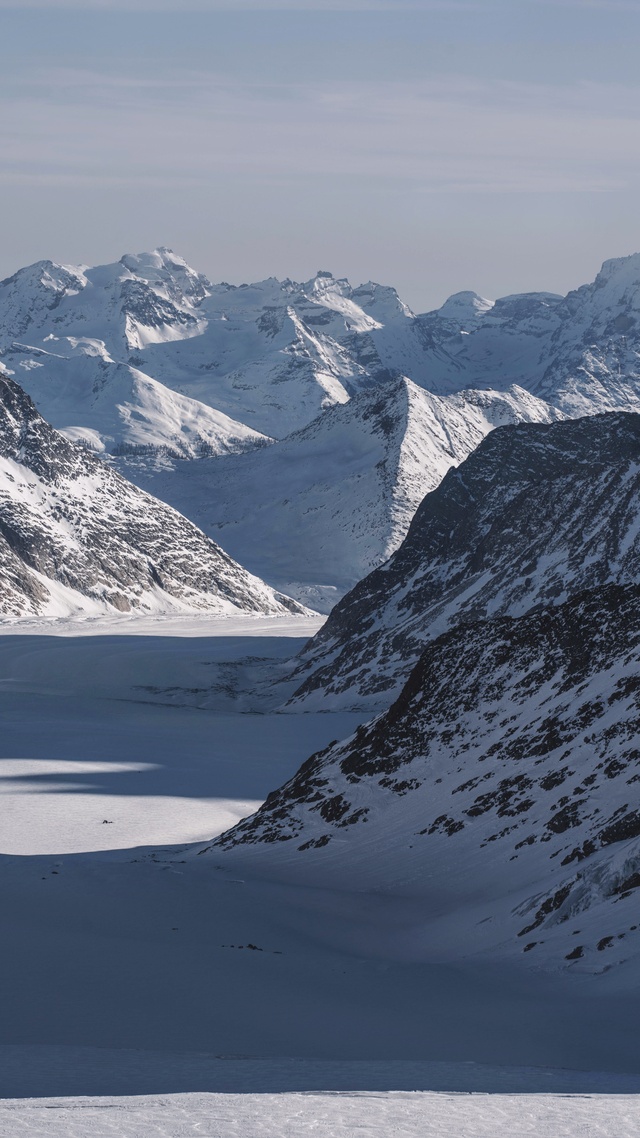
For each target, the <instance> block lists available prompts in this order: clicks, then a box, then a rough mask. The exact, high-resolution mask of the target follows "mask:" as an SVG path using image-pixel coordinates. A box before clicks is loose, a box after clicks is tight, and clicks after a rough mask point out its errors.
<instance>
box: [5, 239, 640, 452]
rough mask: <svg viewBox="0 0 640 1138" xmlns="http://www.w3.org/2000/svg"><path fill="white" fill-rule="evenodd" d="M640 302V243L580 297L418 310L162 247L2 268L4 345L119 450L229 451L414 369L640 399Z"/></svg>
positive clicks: (549, 391)
mask: <svg viewBox="0 0 640 1138" xmlns="http://www.w3.org/2000/svg"><path fill="white" fill-rule="evenodd" d="M639 314H640V254H636V255H634V256H631V257H626V258H622V259H618V260H615V261H608V262H606V263H605V265H604V266H603V268H602V270H601V271H600V273H599V274H598V276H597V278H596V280H595V282H594V283H593V284H590V285H584V286H583V287H582V288H580V289H578V290H576V291H575V292H572V293H569V295H568V296H567V297H560V296H556V295H554V294H552V293H525V294H522V295H517V296H511V297H503V298H501V299H499V300H497V301H496V302H495V303H494V302H492V301H488V300H484V299H483V298H482V297H479V296H477V295H476V294H475V293H471V292H462V293H457V294H455V295H454V296H452V297H450V298H449V299H448V300H447V301H446V302H445V304H444V305H442V307H441V308H440V309H438V310H436V311H434V312H430V313H426V314H423V315H415V314H414V313H413V312H412V311H411V310H410V309H409V308H408V307H407V305H406V304H404V303H403V302H402V301H401V300H400V298H399V297H398V295H397V293H396V291H395V290H394V289H393V288H390V287H387V286H383V285H378V284H373V283H371V282H369V283H368V284H364V285H359V286H357V287H352V286H351V285H350V284H349V282H348V281H347V280H344V279H336V278H334V277H333V276H332V275H331V274H330V273H328V272H319V273H318V274H317V275H316V276H315V277H313V278H312V279H311V280H309V281H306V282H302V283H299V282H294V281H291V280H284V281H279V280H276V279H275V278H269V279H268V280H265V281H261V282H258V283H255V284H251V285H240V286H232V285H229V284H226V283H222V284H217V285H214V284H211V283H210V282H209V281H208V280H207V279H206V278H205V277H204V276H202V274H199V273H197V272H195V271H194V270H193V269H191V268H189V266H188V265H187V264H186V263H185V261H184V260H183V259H182V258H180V257H178V256H177V255H176V254H174V253H172V252H171V251H170V250H167V249H164V248H161V249H157V250H155V251H154V252H153V253H145V254H140V255H135V256H134V255H125V256H124V257H122V258H121V260H120V261H118V262H117V263H116V264H114V265H102V266H98V267H96V268H87V267H85V266H81V267H70V266H60V265H54V264H53V263H51V262H39V263H37V264H35V265H32V266H30V267H29V268H26V269H22V270H20V271H19V272H18V273H16V274H15V275H14V276H13V277H11V278H9V279H8V280H6V281H3V282H0V352H1V353H2V356H3V358H4V361H5V365H6V366H7V367H9V368H11V369H12V370H13V371H14V372H15V374H16V377H17V378H19V379H20V380H21V381H22V382H23V383H24V386H25V387H26V389H27V390H28V391H29V393H30V394H31V395H32V397H33V398H34V400H35V401H36V404H37V405H38V408H39V410H40V411H41V412H42V413H43V414H44V415H45V416H46V417H47V418H48V419H49V420H50V421H51V422H52V423H53V425H54V426H56V427H58V428H61V429H62V428H67V427H70V428H73V429H75V430H76V431H77V430H80V429H84V430H85V433H86V434H87V436H88V437H95V436H99V438H96V441H97V442H98V444H99V443H100V441H101V442H102V443H103V444H104V445H105V446H106V448H107V450H109V451H111V450H113V449H114V447H118V446H120V447H121V446H122V445H124V446H129V447H130V446H137V447H140V446H147V447H150V446H154V445H156V446H164V447H169V448H170V449H172V450H174V451H176V452H177V453H180V454H187V455H194V454H197V453H198V447H199V446H200V447H203V446H204V447H205V448H207V447H208V448H209V451H210V453H229V452H234V451H237V450H242V449H246V447H248V446H251V445H254V444H255V443H256V442H259V441H260V440H261V439H262V440H263V441H264V436H267V437H270V438H278V439H282V438H284V437H286V436H287V435H289V434H291V433H292V432H294V431H298V430H300V429H301V428H302V427H304V426H306V425H307V424H308V423H310V422H311V421H312V420H313V419H315V418H316V417H317V415H318V414H319V413H320V412H321V411H323V410H326V409H327V408H328V407H331V406H333V405H335V404H336V403H346V402H347V401H348V400H349V398H350V397H351V396H353V395H354V394H356V393H357V392H359V391H362V390H367V389H369V388H371V387H372V386H380V385H384V384H385V383H387V382H388V381H389V380H390V379H394V378H398V377H407V378H409V379H410V380H412V382H414V383H416V384H417V385H418V386H421V387H423V388H424V389H425V390H427V391H430V392H432V393H434V394H439V395H449V394H451V393H452V392H458V391H461V390H463V389H467V388H488V389H492V390H494V389H498V390H501V391H503V390H507V389H510V388H511V387H512V386H513V385H514V384H516V385H518V386H519V387H521V388H523V389H524V390H526V391H528V392H530V393H532V394H534V395H537V396H538V397H540V398H542V399H543V400H545V401H546V402H548V403H550V404H552V406H553V407H555V408H557V409H559V410H560V411H562V412H563V413H565V414H568V415H578V414H592V413H596V412H601V411H604V410H610V409H615V408H621V409H635V408H637V407H638V406H640V394H639V392H640V369H639V364H638V359H639V351H638V349H639V346H640V331H639V328H638V324H637V320H638V315H639ZM157 385H160V388H158V386H157ZM164 388H167V389H168V391H164V390H161V389H164ZM172 393H173V395H172ZM173 396H175V397H176V398H173ZM177 396H180V397H181V399H178V398H177ZM206 408H209V412H207V410H206ZM165 419H166V422H165ZM89 432H93V433H94V436H91V435H90V434H89ZM251 432H255V433H254V434H252V433H251Z"/></svg>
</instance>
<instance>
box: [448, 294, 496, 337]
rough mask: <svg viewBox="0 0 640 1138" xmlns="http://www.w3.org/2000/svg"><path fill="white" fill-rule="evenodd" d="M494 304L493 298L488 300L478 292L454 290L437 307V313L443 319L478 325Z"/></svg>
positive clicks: (463, 324)
mask: <svg viewBox="0 0 640 1138" xmlns="http://www.w3.org/2000/svg"><path fill="white" fill-rule="evenodd" d="M493 305H494V301H493V300H486V299H485V297H483V296H479V295H478V293H477V292H468V291H467V292H454V293H453V295H452V296H450V297H448V298H447V300H445V302H444V304H443V305H442V306H441V307H440V308H439V309H437V315H438V317H439V318H440V319H441V320H455V321H456V322H458V323H459V324H460V325H461V326H463V327H464V328H466V326H471V325H473V326H475V325H477V324H478V323H479V321H480V320H481V319H482V317H483V316H484V314H485V313H486V312H489V311H490V310H491V309H492V308H493Z"/></svg>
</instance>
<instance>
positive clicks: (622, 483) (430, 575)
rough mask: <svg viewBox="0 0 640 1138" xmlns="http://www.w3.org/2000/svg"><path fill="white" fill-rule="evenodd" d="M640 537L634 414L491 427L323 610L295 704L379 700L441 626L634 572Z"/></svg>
mask: <svg viewBox="0 0 640 1138" xmlns="http://www.w3.org/2000/svg"><path fill="white" fill-rule="evenodd" d="M639 534H640V416H638V415H635V414H624V413H619V414H616V413H612V414H606V415H598V416H594V417H590V418H585V419H581V420H576V421H569V422H559V423H553V424H549V425H544V424H523V425H520V426H514V427H503V428H499V429H498V430H496V431H494V432H493V433H492V434H490V435H489V436H488V437H487V438H486V439H485V440H484V442H482V443H481V445H480V446H479V447H478V449H477V450H476V451H475V452H474V453H473V454H472V455H471V456H470V457H469V458H468V459H467V460H466V461H465V462H464V463H463V464H462V465H461V466H459V467H458V468H457V469H456V470H451V471H450V472H449V473H448V474H447V475H446V477H445V478H444V480H443V481H442V482H441V484H440V485H439V486H438V487H437V489H436V490H434V491H433V492H432V493H431V494H428V495H427V497H426V498H425V499H424V501H423V502H422V504H421V506H420V507H419V509H418V511H417V513H416V515H415V517H414V519H413V522H412V524H411V527H410V529H409V532H408V534H407V537H406V538H405V541H404V542H403V544H402V545H401V546H400V548H399V550H398V551H397V553H395V554H394V555H393V557H392V558H391V559H390V560H389V561H388V562H387V563H386V564H385V565H383V566H382V567H381V568H380V569H378V570H375V571H374V572H373V573H371V574H370V575H369V576H368V577H366V578H365V579H364V580H363V581H361V582H360V583H359V584H358V585H356V587H355V588H354V589H353V590H352V591H351V592H350V593H349V594H347V596H346V597H345V598H344V599H343V600H342V601H341V602H340V604H339V605H338V606H337V607H336V608H335V609H334V610H333V612H332V614H331V616H330V618H329V620H328V621H327V623H326V624H325V625H324V626H323V628H322V629H321V630H320V632H319V633H318V634H317V635H316V636H315V637H314V639H313V640H312V641H311V642H310V644H309V645H308V646H307V648H306V649H305V651H304V652H303V653H302V655H301V656H300V657H299V659H298V664H297V667H296V670H295V672H294V680H296V681H297V682H298V688H297V691H296V694H295V696H294V702H296V703H299V702H304V703H305V706H313V705H314V704H315V703H316V702H317V703H319V704H320V705H322V706H327V703H330V704H331V705H333V704H336V705H341V706H365V707H371V708H373V709H375V708H379V707H384V706H387V705H388V703H389V701H390V700H391V699H392V698H393V697H394V695H396V694H397V693H398V692H399V690H400V688H401V687H402V684H403V683H404V681H405V679H406V677H407V676H408V674H409V671H410V670H411V668H412V667H413V665H414V664H415V662H416V660H417V658H418V656H419V655H420V652H421V651H422V649H423V648H424V646H425V644H426V642H427V641H428V640H429V639H432V638H433V637H434V636H437V635H438V634H439V633H441V632H442V631H444V630H445V629H447V628H449V627H451V626H453V625H458V624H461V623H463V622H464V623H468V622H472V621H475V620H478V619H486V618H487V617H490V616H494V615H508V616H519V615H521V614H524V613H526V612H527V611H530V610H531V609H533V608H535V607H536V606H540V605H545V604H548V603H549V602H552V603H561V602H562V601H563V600H565V599H566V598H567V597H568V596H570V595H572V594H575V593H576V592H579V591H581V590H584V589H589V588H593V587H595V586H599V585H605V584H608V583H633V582H635V581H637V580H638V579H639V578H640V540H639Z"/></svg>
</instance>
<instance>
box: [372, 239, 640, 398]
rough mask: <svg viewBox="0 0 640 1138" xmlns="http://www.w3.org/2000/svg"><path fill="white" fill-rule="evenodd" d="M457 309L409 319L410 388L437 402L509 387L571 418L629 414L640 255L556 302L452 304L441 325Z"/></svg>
mask: <svg viewBox="0 0 640 1138" xmlns="http://www.w3.org/2000/svg"><path fill="white" fill-rule="evenodd" d="M465 297H466V302H465V300H464V298H465ZM456 299H457V298H455V297H453V298H451V299H450V300H449V301H447V302H446V304H445V305H444V306H443V308H441V309H440V310H438V311H437V312H432V313H428V314H426V315H425V316H418V317H417V318H416V322H417V325H418V327H419V328H420V330H421V333H422V337H423V344H424V351H423V353H422V355H421V357H420V359H416V361H415V369H416V370H415V371H413V370H410V369H409V370H407V375H410V376H411V377H412V378H413V379H415V381H416V382H417V383H421V384H423V385H425V386H427V387H429V389H430V390H432V391H437V392H440V393H441V394H445V393H447V392H449V391H458V390H460V389H461V388H463V387H466V386H472V387H486V386H490V387H492V388H498V389H502V388H503V387H504V385H509V384H512V383H516V384H519V385H520V386H522V387H524V388H526V389H527V391H530V392H531V393H532V394H535V395H538V396H539V397H540V398H542V399H545V400H546V401H548V402H549V403H551V404H552V405H553V406H554V407H557V408H558V409H559V410H561V411H563V412H564V413H565V414H567V415H570V416H577V415H591V414H593V413H594V412H601V411H609V410H616V409H621V410H635V409H637V408H638V406H639V400H640V253H636V254H634V255H632V256H630V257H620V258H617V259H614V260H610V261H605V263H604V265H603V266H602V268H601V270H600V272H599V273H598V275H597V277H596V279H595V281H593V283H592V284H586V285H582V286H581V287H580V288H578V289H576V290H575V291H573V292H570V293H569V294H568V295H567V296H565V297H562V296H557V295H555V294H553V293H524V294H520V295H514V296H506V297H502V298H501V299H500V300H497V301H496V302H495V304H490V303H488V302H484V301H482V300H481V298H478V297H475V296H474V295H473V294H460V297H459V298H458V299H459V300H460V303H459V304H456V305H455V319H453V320H449V319H443V317H444V316H445V315H449V314H451V315H453V314H454V313H453V312H452V309H451V305H452V302H453V301H455V300H456ZM383 358H386V356H384V353H383Z"/></svg>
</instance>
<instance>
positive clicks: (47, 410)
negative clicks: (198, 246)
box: [0, 250, 268, 457]
mask: <svg viewBox="0 0 640 1138" xmlns="http://www.w3.org/2000/svg"><path fill="white" fill-rule="evenodd" d="M205 295H206V291H205V281H204V278H202V277H200V276H199V275H198V274H197V273H195V272H194V271H193V270H192V269H190V268H189V267H188V265H186V264H185V262H184V261H183V260H182V259H181V258H179V257H176V256H175V254H172V253H169V251H168V250H161V251H158V252H156V253H150V254H143V255H141V256H139V257H133V256H125V257H123V258H122V260H121V261H119V262H118V263H117V264H116V265H102V266H99V267H98V268H95V269H89V268H86V267H69V266H63V265H54V264H52V263H51V262H50V261H41V262H38V263H37V264H35V265H31V266H30V267H29V268H27V269H22V270H20V272H18V273H16V274H15V275H14V276H13V277H10V278H8V280H5V281H2V282H1V283H0V355H1V357H2V360H3V362H4V366H5V368H6V369H7V370H9V371H10V372H11V373H12V374H13V375H14V376H15V378H16V379H17V380H18V381H19V382H20V384H21V385H22V386H23V387H24V388H25V390H27V391H28V393H29V394H30V395H31V397H32V398H33V400H34V401H35V403H36V405H37V407H38V409H39V411H40V412H41V414H43V415H44V416H45V418H46V419H47V420H48V421H49V422H51V423H52V424H53V426H55V427H56V428H58V429H59V430H62V431H64V432H65V433H66V434H67V436H68V437H69V438H72V439H78V438H81V439H83V440H84V441H86V442H87V443H89V444H90V445H91V446H92V447H93V448H94V449H95V450H96V451H98V452H101V451H104V450H105V449H106V450H107V451H109V452H114V451H115V452H116V453H120V452H130V451H132V450H133V451H134V452H137V453H142V454H144V453H148V452H157V451H158V450H160V452H161V453H165V452H167V451H168V452H169V453H170V454H173V455H175V456H179V457H196V456H198V455H200V454H202V453H204V454H227V453H233V452H238V451H242V450H246V449H249V448H251V447H253V446H256V445H262V444H264V443H265V442H267V441H268V440H267V439H265V437H264V436H263V435H262V434H260V433H259V432H256V431H254V430H253V429H252V428H251V427H248V426H246V425H245V424H244V423H237V422H234V421H233V420H232V419H230V418H229V416H227V415H225V414H224V412H222V411H220V410H219V409H217V408H215V407H211V406H209V405H207V404H206V403H201V402H199V401H198V400H197V399H191V398H189V396H188V395H184V394H181V393H180V392H179V391H174V390H172V389H171V388H170V387H167V386H165V385H164V384H162V383H160V382H158V380H157V379H154V378H153V377H152V376H150V375H149V374H148V373H146V372H144V371H142V370H141V368H140V367H138V366H136V361H138V362H141V363H143V362H144V361H142V360H139V358H138V356H137V355H136V352H140V351H141V350H142V349H143V348H144V347H147V346H148V345H149V344H151V343H154V342H160V343H166V342H167V341H171V340H172V339H175V338H179V337H182V336H194V335H197V334H198V332H200V331H201V330H202V328H203V327H204V326H205V324H206V321H205V319H204V318H203V317H201V316H200V315H199V305H200V303H201V301H202V299H203V297H204V296H205Z"/></svg>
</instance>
